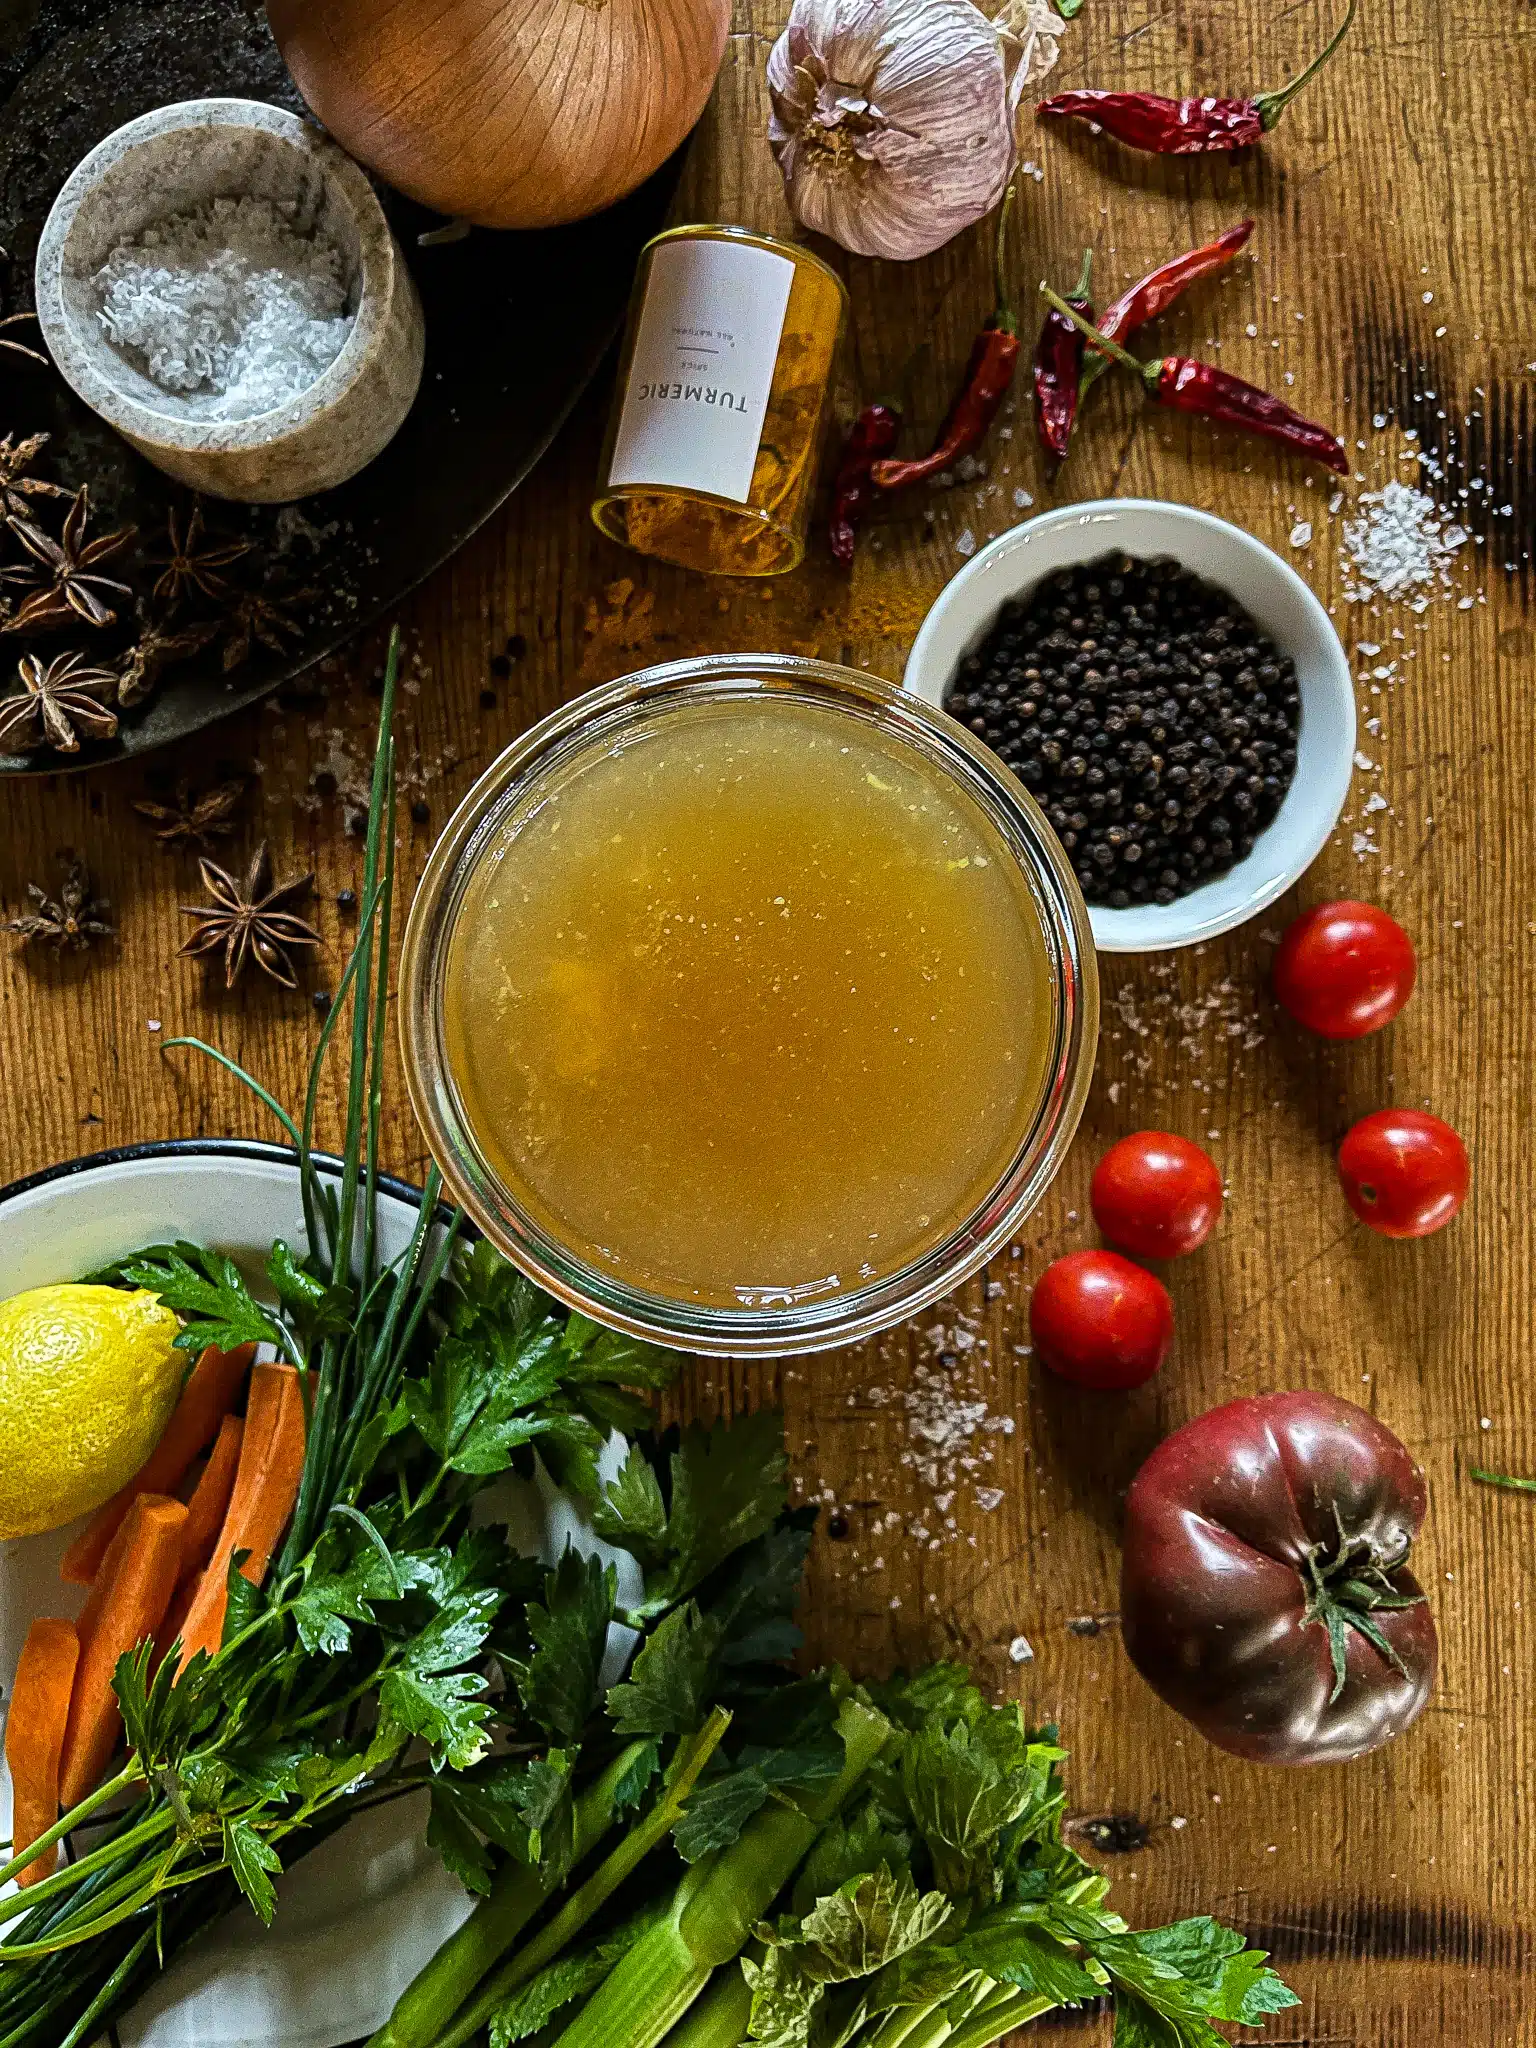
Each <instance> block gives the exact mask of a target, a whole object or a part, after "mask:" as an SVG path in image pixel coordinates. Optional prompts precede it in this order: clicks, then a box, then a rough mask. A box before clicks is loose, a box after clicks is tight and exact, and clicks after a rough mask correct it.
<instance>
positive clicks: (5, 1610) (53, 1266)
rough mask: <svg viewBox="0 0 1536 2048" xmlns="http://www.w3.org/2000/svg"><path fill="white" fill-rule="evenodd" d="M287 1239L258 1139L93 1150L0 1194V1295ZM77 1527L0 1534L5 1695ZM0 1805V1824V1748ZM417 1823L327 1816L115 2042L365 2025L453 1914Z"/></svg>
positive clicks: (327, 2038)
mask: <svg viewBox="0 0 1536 2048" xmlns="http://www.w3.org/2000/svg"><path fill="white" fill-rule="evenodd" d="M331 1170H334V1169H331ZM416 1209H417V1200H416V1196H415V1194H414V1193H413V1192H412V1190H411V1189H409V1188H406V1187H404V1186H402V1185H400V1184H399V1183H397V1182H396V1183H389V1184H387V1185H386V1188H385V1190H384V1192H383V1193H382V1194H381V1196H380V1200H379V1229H380V1239H381V1248H382V1252H383V1256H384V1257H385V1258H386V1259H388V1258H393V1257H395V1256H396V1255H397V1254H398V1253H400V1252H401V1251H403V1250H404V1248H405V1245H406V1243H407V1242H408V1240H409V1237H410V1233H411V1229H412V1227H413V1225H414V1222H415V1217H416ZM303 1236H304V1227H303V1209H302V1205H301V1203H300V1199H299V1182H298V1174H297V1171H296V1169H295V1167H294V1164H293V1159H292V1155H291V1154H290V1153H287V1152H284V1151H282V1150H280V1149H279V1148H277V1147H275V1146H269V1145H261V1144H255V1143H244V1142H235V1143H227V1142H226V1143H220V1142H217V1141H211V1140H197V1141H187V1142H178V1143H172V1144H165V1145H147V1146H141V1147H137V1148H134V1149H133V1150H131V1151H126V1152H119V1153H105V1154H102V1155H100V1156H99V1157H97V1158H95V1159H87V1160H82V1161H80V1162H79V1163H78V1164H77V1165H71V1166H65V1167H60V1168H58V1169H56V1170H55V1171H54V1172H52V1173H47V1174H42V1175H39V1176H38V1177H37V1178H35V1179H33V1180H30V1181H21V1182H18V1183H17V1184H16V1185H15V1186H14V1187H10V1188H6V1189H4V1190H0V1299H4V1298H5V1297H6V1296H8V1295H11V1294H15V1293H17V1292H18V1291H19V1290H20V1289H22V1288H25V1287H39V1286H44V1285H46V1284H47V1283H49V1282H51V1281H58V1280H72V1279H77V1278H78V1277H79V1276H80V1275H81V1274H82V1273H88V1272H90V1271H92V1270H93V1269H94V1268H96V1267H98V1266H101V1265H103V1264H105V1263H106V1262H107V1261H108V1260H110V1259H114V1258H119V1257H121V1256H122V1255H123V1254H124V1253H126V1252H130V1251H134V1250H136V1249H137V1248H138V1247H139V1246H141V1245H146V1244H155V1243H165V1242H166V1241H167V1240H169V1239H172V1238H177V1237H185V1238H190V1239H192V1240H193V1241H194V1242H196V1243H199V1244H206V1245H216V1246H218V1247H219V1248H220V1249H222V1250H225V1251H228V1252H229V1253H230V1254H231V1255H232V1256H233V1257H235V1258H237V1259H240V1260H242V1262H244V1261H246V1260H249V1261H250V1262H251V1263H252V1266H253V1269H259V1267H260V1266H261V1264H262V1263H264V1261H265V1259H266V1256H267V1253H268V1252H269V1251H270V1249H271V1246H272V1241H273V1239H274V1238H278V1237H282V1238H286V1239H287V1240H288V1242H289V1243H293V1244H301V1243H302V1242H303ZM498 1511H499V1512H504V1513H505V1514H506V1517H507V1519H508V1521H509V1522H510V1523H511V1524H512V1528H513V1536H514V1540H515V1542H516V1543H517V1547H518V1548H520V1549H522V1550H525V1551H528V1552H533V1551H538V1552H540V1553H542V1554H543V1555H545V1556H548V1557H552V1556H554V1555H556V1554H558V1552H559V1551H560V1550H561V1549H563V1548H564V1546H565V1544H566V1542H567V1540H568V1539H571V1540H574V1541H576V1542H577V1543H579V1544H580V1546H581V1547H582V1548H583V1549H595V1550H604V1546H603V1545H601V1544H599V1543H597V1542H596V1540H595V1539H594V1538H593V1537H592V1535H591V1533H590V1530H589V1529H587V1527H586V1526H585V1524H584V1523H583V1522H582V1521H581V1520H580V1518H579V1517H578V1516H577V1515H576V1514H575V1513H574V1511H573V1510H572V1508H571V1507H570V1505H569V1503H568V1502H567V1501H565V1500H564V1499H563V1498H562V1497H561V1496H559V1495H557V1494H555V1493H554V1492H553V1491H552V1490H550V1489H547V1488H546V1489H542V1490H537V1489H535V1488H533V1487H519V1488H517V1489H516V1497H515V1498H510V1497H509V1498H507V1499H505V1500H501V1501H499V1502H498ZM79 1526H80V1525H79V1524H75V1525H73V1526H72V1527H71V1528H69V1529H60V1530H56V1531H54V1532H53V1533H52V1534H51V1535H47V1536H36V1537H30V1538H27V1539H25V1540H23V1541H19V1542H14V1543H6V1544H0V1686H4V1687H5V1688H6V1690H7V1692H8V1690H9V1683H10V1677H11V1674H12V1673H13V1672H14V1671H15V1668H16V1660H17V1658H18V1657H19V1655H20V1653H21V1646H22V1643H23V1641H24V1639H25V1637H26V1633H27V1630H28V1628H29V1627H30V1626H31V1623H32V1621H33V1620H34V1618H35V1617H37V1616H38V1615H44V1614H57V1615H62V1616H64V1617H66V1618H69V1617H72V1616H73V1615H74V1613H75V1612H76V1610H77V1609H78V1607H79V1606H80V1604H81V1600H82V1598H83V1592H82V1589H81V1588H79V1587H76V1586H66V1585H64V1584H63V1583H62V1581H61V1580H60V1578H59V1575H58V1566H59V1559H60V1557H61V1556H62V1555H63V1552H64V1549H65V1547H66V1545H67V1544H68V1542H69V1540H70V1537H71V1535H72V1534H73V1533H74V1530H75V1528H78V1527H79ZM605 1554H609V1553H606V1552H605ZM626 1567H628V1569H629V1570H630V1571H633V1569H634V1566H633V1560H631V1559H629V1558H623V1559H621V1560H620V1572H621V1578H622V1577H623V1575H624V1573H625V1568H626ZM620 1590H621V1596H632V1594H631V1592H630V1589H626V1588H625V1587H624V1586H623V1585H622V1584H621V1589H620ZM0 1809H3V1812H4V1816H5V1825H6V1832H9V1812H10V1782H9V1779H8V1777H7V1776H6V1774H5V1770H4V1765H3V1762H0ZM425 1821H426V1812H425V1800H424V1798H422V1799H402V1800H400V1801H398V1802H395V1803H392V1804H390V1805H388V1806H385V1807H382V1808H380V1809H378V1810H377V1811H376V1812H374V1813H372V1814H367V1815H363V1816H360V1817H359V1818H358V1819H357V1820H356V1821H353V1822H352V1823H351V1824H350V1825H349V1826H347V1827H345V1828H343V1829H341V1830H340V1831H339V1832H338V1833H337V1834H335V1835H333V1836H332V1837H331V1838H330V1840H329V1841H328V1842H326V1843H324V1844H322V1845H321V1847H320V1848H318V1849H317V1850H315V1851H314V1853H313V1854H312V1855H310V1856H308V1857H306V1858H304V1859H303V1860H302V1861H300V1862H299V1863H297V1864H296V1865H295V1867H294V1868H293V1870H292V1871H290V1872H289V1873H288V1874H287V1875H286V1876H285V1877H284V1878H283V1880H282V1881H281V1883H280V1884H279V1887H278V1898H279V1906H278V1913H277V1918H276V1920H275V1921H274V1923H273V1927H272V1930H271V1932H270V1933H264V1932H263V1930H262V1928H261V1925H260V1923H259V1922H258V1921H257V1920H256V1919H255V1917H254V1916H253V1915H251V1914H248V1913H246V1912H244V1911H236V1912H234V1913H232V1914H231V1915H229V1916H228V1917H227V1918H226V1919H225V1920H224V1921H222V1922H221V1923H220V1924H219V1926H218V1927H216V1928H215V1929H214V1930H213V1931H212V1932H211V1934H209V1935H208V1936H205V1937H204V1938H203V1939H202V1940H200V1941H199V1942H196V1943H194V1944H193V1945H192V1947H190V1948H189V1949H187V1950H186V1951H185V1952H184V1953H183V1954H182V1955H181V1956H180V1957H179V1958H178V1959H177V1960H176V1961H175V1962H173V1963H172V1965H171V1966H170V1968H169V1969H168V1970H167V1972H166V1973H165V1975H164V1976H163V1977H162V1978H161V1979H160V1980H159V1982H158V1983H157V1984H156V1985H155V1986H154V1987H153V1989H152V1990H151V1991H150V1993H149V1994H148V1995H147V1996H146V1997H145V1998H144V1999H143V2000H141V2002H140V2003H139V2004H138V2006H136V2007H135V2008H134V2010H133V2011H132V2012H131V2013H130V2014H129V2015H128V2016H127V2018H126V2019H124V2021H123V2022H122V2023H121V2026H120V2028H119V2038H120V2041H121V2048H339V2044H341V2043H343V2042H348V2041H356V2040H358V2039H359V2038H360V2037H363V2036H366V2035H368V2034H371V2033H372V2032H373V2031H374V2029H375V2028H376V2027H378V2026H380V2025H381V2024H382V2023H383V2021H384V2020H385V2019H386V2018H387V2016H388V2014H389V2012H390V2009H391V2008H392V2006H393V2005H394V2002H395V1999H396V1998H397V1997H398V1995H399V1993H400V1992H401V1991H402V1990H403V1989H404V1987H405V1985H406V1984H407V1983H409V1981H410V1979H411V1978H412V1977H413V1976H414V1975H415V1974H416V1972H417V1970H418V1969H420V1967H421V1965H422V1964H423V1963H424V1962H426V1960H427V1959H428V1957H429V1956H431V1955H432V1954H433V1953H434V1952H435V1951H436V1950H437V1948H438V1947H439V1946H440V1945H441V1944H442V1942H443V1941H444V1940H446V1938H447V1936H448V1935H449V1934H450V1933H452V1931H453V1930H454V1928H455V1927H457V1926H458V1925H459V1923H460V1922H461V1921H462V1920H463V1919H464V1917H465V1915H466V1914H467V1912H468V1910H469V1901H468V1899H467V1897H466V1895H465V1893H464V1891H463V1890H462V1888H461V1887H460V1886H459V1885H458V1883H457V1882H456V1881H455V1880H454V1879H452V1878H451V1877H449V1875H448V1874H447V1872H446V1871H445V1870H444V1869H443V1867H442V1865H441V1863H440V1862H439V1861H438V1859H437V1857H436V1856H435V1855H434V1854H433V1853H432V1852H431V1851H430V1850H428V1849H427V1847H426V1845H425V1842H424V1840H423V1830H424V1827H425Z"/></svg>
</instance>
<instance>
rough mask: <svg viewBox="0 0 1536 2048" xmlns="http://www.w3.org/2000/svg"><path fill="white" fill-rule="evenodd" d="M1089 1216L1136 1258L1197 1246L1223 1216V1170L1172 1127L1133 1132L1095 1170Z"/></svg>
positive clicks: (1169, 1255) (1172, 1255)
mask: <svg viewBox="0 0 1536 2048" xmlns="http://www.w3.org/2000/svg"><path fill="white" fill-rule="evenodd" d="M1090 1199H1091V1200H1092V1203H1093V1219H1094V1221H1095V1222H1096V1223H1097V1224H1098V1226H1099V1228H1100V1230H1102V1231H1103V1233H1104V1235H1105V1236H1106V1237H1107V1238H1108V1239H1109V1241H1110V1243H1111V1244H1113V1245H1118V1246H1119V1247H1120V1249H1121V1251H1123V1252H1130V1253H1131V1254H1132V1256H1133V1257H1134V1258H1138V1259H1178V1258H1182V1257H1183V1255H1184V1254H1185V1252H1192V1251H1197V1250H1198V1249H1199V1247H1200V1246H1201V1245H1203V1244H1204V1243H1205V1240H1206V1239H1207V1238H1208V1237H1209V1236H1210V1234H1211V1232H1212V1231H1213V1230H1214V1229H1215V1228H1216V1225H1217V1222H1218V1220H1219V1218H1220V1216H1221V1175H1220V1174H1219V1173H1218V1172H1217V1170H1216V1162H1215V1160H1214V1159H1212V1157H1211V1155H1210V1154H1209V1153H1208V1152H1202V1151H1201V1149H1200V1147H1199V1146H1198V1145H1192V1144H1191V1143H1190V1141H1189V1139H1188V1138H1176V1137H1174V1135H1173V1134H1172V1132H1170V1131H1135V1132H1133V1133H1132V1134H1131V1136H1130V1137H1129V1138H1122V1139H1121V1140H1120V1142H1119V1144H1118V1145H1111V1146H1110V1148H1109V1150H1108V1151H1107V1152H1106V1153H1105V1154H1104V1157H1103V1158H1102V1159H1101V1160H1100V1161H1099V1163H1098V1165H1097V1166H1096V1167H1095V1168H1094V1172H1093V1188H1092V1190H1091V1195H1090Z"/></svg>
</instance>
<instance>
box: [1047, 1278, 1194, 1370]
mask: <svg viewBox="0 0 1536 2048" xmlns="http://www.w3.org/2000/svg"><path fill="white" fill-rule="evenodd" d="M1029 1328H1030V1334H1031V1335H1032V1336H1033V1338H1034V1340H1035V1349H1036V1351H1038V1352H1039V1354H1040V1358H1041V1362H1042V1363H1043V1364H1045V1365H1048V1366H1049V1367H1050V1369H1051V1371H1052V1372H1054V1373H1059V1374H1060V1375H1061V1377H1062V1378H1063V1379H1064V1380H1071V1381H1072V1382H1073V1383H1074V1385H1076V1386H1079V1387H1100V1388H1110V1387H1139V1386H1140V1385H1141V1383H1142V1381H1143V1380H1146V1379H1150V1378H1151V1377H1152V1375H1153V1373H1155V1372H1156V1371H1157V1368H1158V1367H1159V1366H1160V1365H1161V1364H1162V1362H1163V1360H1164V1359H1165V1358H1166V1357H1167V1355H1168V1346H1169V1345H1170V1344H1171V1343H1172V1342H1173V1303H1172V1301H1171V1300H1170V1299H1169V1295H1168V1290H1167V1288H1166V1287H1164V1285H1163V1284H1162V1282H1161V1281H1160V1280H1154V1279H1153V1277H1152V1275H1151V1274H1150V1273H1146V1272H1143V1271H1142V1269H1141V1267H1140V1266H1133V1265H1132V1264H1131V1262H1130V1260H1129V1259H1122V1258H1121V1256H1120V1254H1119V1253H1118V1252H1068V1254H1067V1256H1066V1257H1065V1258H1064V1259H1057V1260H1056V1262H1055V1264H1054V1265H1050V1266H1047V1267H1046V1269H1045V1271H1044V1272H1043V1273H1042V1274H1041V1275H1040V1278H1039V1280H1038V1281H1036V1283H1035V1291H1034V1294H1033V1296H1032V1297H1031V1300H1030V1304H1029Z"/></svg>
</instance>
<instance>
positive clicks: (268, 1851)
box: [224, 1820, 283, 1927]
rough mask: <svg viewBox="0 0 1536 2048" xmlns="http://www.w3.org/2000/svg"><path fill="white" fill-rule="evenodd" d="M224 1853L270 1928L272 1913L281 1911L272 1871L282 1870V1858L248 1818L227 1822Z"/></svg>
mask: <svg viewBox="0 0 1536 2048" xmlns="http://www.w3.org/2000/svg"><path fill="white" fill-rule="evenodd" d="M224 1856H225V1860H226V1861H227V1862H228V1864H229V1868H230V1871H231V1873H232V1875H233V1877H234V1880H235V1883H236V1884H237V1885H239V1887H240V1889H241V1891H243V1892H244V1893H245V1896H246V1897H247V1898H248V1899H249V1900H250V1902H251V1905H252V1907H253V1908H254V1909H255V1913H256V1917H257V1918H258V1919H259V1920H260V1921H261V1924H262V1925H263V1927H270V1926H271V1925H272V1915H273V1914H274V1913H275V1912H276V1911H277V1892H276V1890H275V1889H274V1888H273V1884H272V1877H271V1873H272V1872H273V1871H274V1870H281V1869H282V1867H283V1864H282V1858H281V1857H280V1856H279V1855H278V1853H277V1851H276V1850H275V1849H274V1848H273V1846H272V1844H271V1843H270V1842H269V1841H268V1840H267V1839H266V1837H265V1836H264V1835H259V1834H258V1833H257V1832H256V1830H255V1828H254V1827H252V1825H251V1823H250V1822H249V1821H248V1820H226V1821H225V1823H224Z"/></svg>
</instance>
